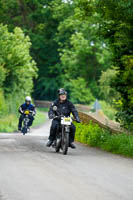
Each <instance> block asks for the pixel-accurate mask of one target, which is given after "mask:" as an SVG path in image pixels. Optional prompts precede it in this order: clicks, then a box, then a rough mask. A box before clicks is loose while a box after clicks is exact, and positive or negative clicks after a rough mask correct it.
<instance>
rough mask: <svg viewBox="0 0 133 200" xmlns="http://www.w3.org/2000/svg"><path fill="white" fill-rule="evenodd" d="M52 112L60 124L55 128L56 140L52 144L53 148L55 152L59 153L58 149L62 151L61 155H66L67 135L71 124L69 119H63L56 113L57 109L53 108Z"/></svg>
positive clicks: (63, 117)
mask: <svg viewBox="0 0 133 200" xmlns="http://www.w3.org/2000/svg"><path fill="white" fill-rule="evenodd" d="M53 110H54V111H55V112H56V113H57V116H58V118H60V124H59V126H58V127H57V131H56V138H55V141H54V143H53V145H52V146H53V148H55V151H56V152H59V151H60V149H61V150H62V151H63V154H64V155H66V154H67V152H68V147H69V134H70V127H71V124H72V118H71V117H65V116H63V115H62V114H60V113H58V112H57V107H56V106H54V107H53Z"/></svg>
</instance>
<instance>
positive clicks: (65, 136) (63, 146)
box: [62, 133, 69, 155]
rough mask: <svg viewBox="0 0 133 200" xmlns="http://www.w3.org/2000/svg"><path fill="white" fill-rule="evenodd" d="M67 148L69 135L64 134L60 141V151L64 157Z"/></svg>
mask: <svg viewBox="0 0 133 200" xmlns="http://www.w3.org/2000/svg"><path fill="white" fill-rule="evenodd" d="M68 146H69V133H66V134H65V135H64V138H63V141H62V150H63V154H64V155H66V154H67V151H68Z"/></svg>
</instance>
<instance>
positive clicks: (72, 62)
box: [0, 0, 111, 103]
mask: <svg viewBox="0 0 133 200" xmlns="http://www.w3.org/2000/svg"><path fill="white" fill-rule="evenodd" d="M0 4H1V5H0V16H1V18H0V22H2V23H4V24H8V25H9V30H10V31H13V29H14V27H16V26H19V27H21V28H22V30H23V31H24V33H26V35H28V36H30V39H31V42H32V46H31V54H32V56H33V58H34V60H35V61H36V62H37V66H38V69H39V71H38V79H37V80H36V81H35V82H34V93H33V94H34V97H35V98H36V99H45V100H47V99H48V100H53V99H54V98H55V97H56V91H57V89H58V88H59V87H63V86H64V85H66V84H67V82H68V81H69V80H70V79H71V80H75V79H76V78H77V77H79V78H83V79H85V81H86V83H87V88H90V90H91V93H92V94H93V96H95V97H99V96H100V95H99V94H100V93H99V89H98V87H97V86H98V79H99V77H100V75H101V70H103V71H105V70H106V69H107V68H108V67H109V63H110V60H111V59H110V57H111V56H110V52H109V51H108V49H107V46H105V41H103V40H101V38H100V37H99V36H98V35H97V34H96V30H97V29H98V26H97V25H96V26H95V25H94V20H93V19H92V18H90V19H87V20H84V23H82V19H81V17H80V16H81V14H82V11H81V9H79V7H78V2H77V1H76V0H74V1H62V0H41V1H38V0H36V1H32V0H28V1H27V0H22V1H17V0H12V1H1V2H0ZM14 13H15V14H14ZM73 72H74V73H73ZM75 77H76V78H75ZM69 94H70V90H69ZM70 95H71V94H70ZM86 103H87V102H86Z"/></svg>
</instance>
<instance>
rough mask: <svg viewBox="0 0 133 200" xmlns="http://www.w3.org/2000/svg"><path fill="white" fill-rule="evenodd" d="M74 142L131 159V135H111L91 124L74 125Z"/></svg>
mask: <svg viewBox="0 0 133 200" xmlns="http://www.w3.org/2000/svg"><path fill="white" fill-rule="evenodd" d="M76 140H77V141H79V142H81V143H83V144H87V145H89V146H92V147H99V148H101V149H103V150H105V151H109V152H112V153H115V154H120V155H124V156H129V157H133V136H132V135H126V134H124V133H123V134H113V135H111V134H110V132H109V131H108V130H105V129H103V128H100V127H99V126H98V125H96V124H93V123H90V124H89V125H87V124H76Z"/></svg>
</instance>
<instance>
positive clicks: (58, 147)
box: [55, 138, 61, 153]
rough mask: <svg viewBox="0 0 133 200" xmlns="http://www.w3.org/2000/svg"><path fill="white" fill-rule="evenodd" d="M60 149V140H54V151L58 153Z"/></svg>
mask: <svg viewBox="0 0 133 200" xmlns="http://www.w3.org/2000/svg"><path fill="white" fill-rule="evenodd" d="M60 148H61V139H59V138H58V139H56V145H55V151H56V152H57V153H58V152H59V151H60Z"/></svg>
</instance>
